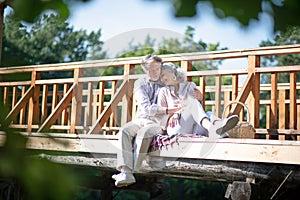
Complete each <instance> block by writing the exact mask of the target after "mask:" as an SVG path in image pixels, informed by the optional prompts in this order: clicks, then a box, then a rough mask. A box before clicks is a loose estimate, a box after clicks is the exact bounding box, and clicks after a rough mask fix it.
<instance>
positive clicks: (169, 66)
mask: <svg viewBox="0 0 300 200" xmlns="http://www.w3.org/2000/svg"><path fill="white" fill-rule="evenodd" d="M161 69H162V70H169V71H171V72H173V73H174V75H175V77H176V79H177V80H179V81H180V82H184V81H186V74H185V71H184V70H183V69H181V68H179V67H176V66H175V65H174V64H173V63H171V62H166V63H163V64H162V67H161Z"/></svg>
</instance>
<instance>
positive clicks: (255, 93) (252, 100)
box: [248, 55, 260, 128]
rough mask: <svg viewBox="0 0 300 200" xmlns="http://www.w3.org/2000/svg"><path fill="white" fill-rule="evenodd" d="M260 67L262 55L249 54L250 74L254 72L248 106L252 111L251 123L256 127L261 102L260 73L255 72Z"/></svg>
mask: <svg viewBox="0 0 300 200" xmlns="http://www.w3.org/2000/svg"><path fill="white" fill-rule="evenodd" d="M258 67H260V56H257V55H249V56H248V74H253V75H254V78H253V82H252V83H253V84H251V86H252V88H251V90H250V93H249V96H248V103H249V105H248V108H249V111H248V112H250V120H249V121H250V123H251V124H253V126H254V127H255V128H258V127H259V103H260V97H259V96H260V95H259V94H260V74H258V73H256V72H255V68H258Z"/></svg>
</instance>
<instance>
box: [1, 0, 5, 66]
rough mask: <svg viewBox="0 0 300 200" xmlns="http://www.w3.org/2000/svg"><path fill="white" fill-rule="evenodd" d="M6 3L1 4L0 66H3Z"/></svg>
mask: <svg viewBox="0 0 300 200" xmlns="http://www.w3.org/2000/svg"><path fill="white" fill-rule="evenodd" d="M5 7H6V2H3V3H1V4H0V65H1V64H2V62H1V61H2V36H3V19H4V9H5Z"/></svg>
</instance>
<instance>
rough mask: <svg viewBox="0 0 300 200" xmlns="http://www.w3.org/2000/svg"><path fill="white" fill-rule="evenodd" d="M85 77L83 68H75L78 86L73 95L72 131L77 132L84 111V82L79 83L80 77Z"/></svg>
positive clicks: (75, 81) (75, 82) (75, 80)
mask: <svg viewBox="0 0 300 200" xmlns="http://www.w3.org/2000/svg"><path fill="white" fill-rule="evenodd" d="M80 77H83V69H81V68H75V69H74V84H76V87H75V89H74V91H73V95H72V107H71V127H70V133H76V125H79V124H81V113H82V88H83V86H82V83H79V78H80Z"/></svg>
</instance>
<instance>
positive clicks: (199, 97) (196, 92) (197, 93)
mask: <svg viewBox="0 0 300 200" xmlns="http://www.w3.org/2000/svg"><path fill="white" fill-rule="evenodd" d="M190 95H192V96H193V97H194V98H195V99H197V100H198V101H202V100H203V95H202V93H201V92H200V90H198V89H197V88H195V89H194V90H193V91H190Z"/></svg>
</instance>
